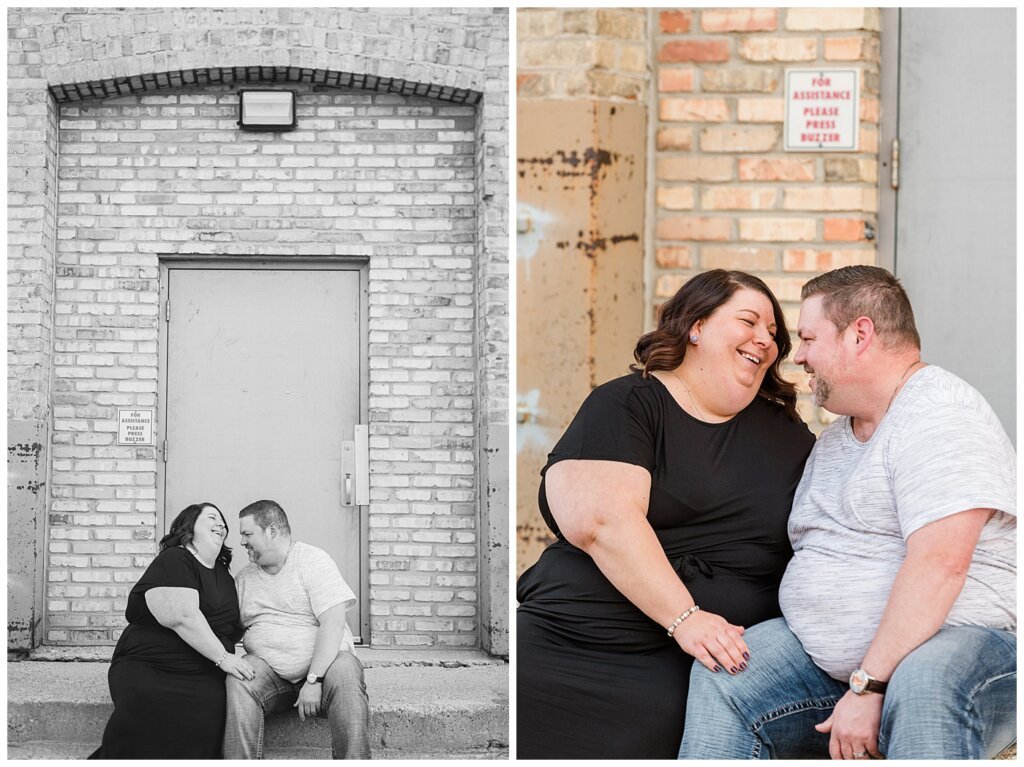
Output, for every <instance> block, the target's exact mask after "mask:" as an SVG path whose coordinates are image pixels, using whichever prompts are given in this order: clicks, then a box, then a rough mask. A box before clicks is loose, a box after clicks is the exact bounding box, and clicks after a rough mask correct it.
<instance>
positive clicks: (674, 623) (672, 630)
mask: <svg viewBox="0 0 1024 767" xmlns="http://www.w3.org/2000/svg"><path fill="white" fill-rule="evenodd" d="M699 609H700V606H699V605H694V606H693V607H691V608H690V609H689V610H686V611H684V612H683V614H682V615H680V616H679V617H678V618H676V619H675V620H674V621H672V625H671V626H669V627H668V635H669V636H672V635H673V634H675V633H676V629H677V628H679V624H680V623H682V622H683V621H685V620H686V619H687V618H689V617H690V616H691V615H693V614H694V613H695V612H697V611H698V610H699Z"/></svg>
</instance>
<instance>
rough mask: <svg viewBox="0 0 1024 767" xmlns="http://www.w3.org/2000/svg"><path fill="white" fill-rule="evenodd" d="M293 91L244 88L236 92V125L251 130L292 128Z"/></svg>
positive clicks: (293, 111)
mask: <svg viewBox="0 0 1024 767" xmlns="http://www.w3.org/2000/svg"><path fill="white" fill-rule="evenodd" d="M296 124H297V118H296V116H295V91H282V90H259V89H253V88H245V89H243V90H240V91H239V92H238V127H240V128H241V129H242V130H253V131H286V130H294V129H295V126H296Z"/></svg>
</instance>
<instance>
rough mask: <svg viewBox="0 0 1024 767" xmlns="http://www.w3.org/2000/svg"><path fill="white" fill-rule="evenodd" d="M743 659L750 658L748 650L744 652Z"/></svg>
mask: <svg viewBox="0 0 1024 767" xmlns="http://www.w3.org/2000/svg"><path fill="white" fill-rule="evenodd" d="M743 660H750V653H748V652H745V653H743Z"/></svg>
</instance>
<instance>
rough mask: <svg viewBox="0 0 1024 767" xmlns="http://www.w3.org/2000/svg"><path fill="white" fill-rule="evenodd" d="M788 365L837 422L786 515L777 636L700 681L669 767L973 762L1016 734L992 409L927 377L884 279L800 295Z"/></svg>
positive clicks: (902, 298) (903, 311)
mask: <svg viewBox="0 0 1024 767" xmlns="http://www.w3.org/2000/svg"><path fill="white" fill-rule="evenodd" d="M802 297H803V299H804V302H803V305H802V307H801V309H800V321H799V328H798V335H799V336H800V347H799V349H798V350H797V353H796V356H795V358H794V361H795V362H796V363H797V364H798V365H803V366H804V369H805V370H807V372H808V373H810V374H811V375H812V376H813V377H812V379H811V390H812V392H813V393H814V397H815V403H816V404H818V405H820V406H823V407H826V408H828V409H829V410H831V411H832V412H834V413H837V414H839V415H840V416H841V417H840V418H839V419H838V420H837V421H836V422H835V423H833V424H831V425H830V426H829V427H827V428H826V429H825V430H824V432H823V433H822V434H821V436H820V437H819V439H818V441H817V444H816V445H815V447H814V450H813V451H812V453H811V455H810V457H809V458H808V460H807V464H806V466H805V468H804V474H803V478H802V479H801V481H800V484H799V486H798V487H797V491H796V495H795V497H794V500H793V511H792V515H791V517H790V521H789V535H790V540H791V542H792V544H793V551H794V555H793V559H792V560H791V561H790V563H789V566H788V568H787V570H786V574H785V577H784V578H783V581H782V584H781V586H780V592H779V602H780V604H781V606H782V612H783V616H784V617H783V618H778V619H776V620H773V621H768V622H766V623H762V624H760V625H758V626H754V627H752V628H748V629H747V631H746V634H745V635H744V639H745V641H746V643H747V645H748V647H749V648H750V655H751V657H750V661H749V666H748V668H747V670H745V671H743V672H742V673H740V674H737V675H735V676H730V675H728V674H715V673H712V672H710V671H709V670H707V669H706V668H704V667H703V666H701V665H700V664H694V670H693V673H692V677H691V683H690V694H689V703H688V705H687V710H686V732H685V734H684V736H683V742H682V745H681V747H680V752H679V756H680V758H684V759H706V758H736V759H744V758H747V759H749V758H753V759H756V758H766V757H770V758H777V759H779V758H798V757H804V758H806V757H812V758H813V757H817V758H823V757H826V756H831V757H832V758H833V759H851V758H852V759H868V758H872V757H874V758H879V757H883V756H884V757H885V758H888V759H910V758H914V759H926V758H935V759H940V758H946V759H981V758H991V757H992V756H993V755H995V754H996V753H998V752H999V751H1000V750H1001V749H1003V748H1005V747H1006V746H1007V745H1009V744H1010V743H1012V742H1013V739H1014V737H1015V731H1016V678H1017V662H1016V651H1017V640H1016V624H1017V619H1016V599H1015V589H1016V563H1015V556H1016V506H1015V499H1016V476H1015V463H1016V459H1015V455H1014V450H1013V447H1012V445H1011V443H1010V441H1009V439H1008V438H1007V436H1006V433H1005V432H1004V431H1003V428H1002V426H1001V425H1000V423H999V421H998V419H997V418H996V416H995V414H994V413H993V411H992V409H991V408H990V407H989V405H988V403H986V402H985V400H984V398H983V397H982V396H981V395H980V394H979V393H978V392H977V391H976V390H975V389H973V388H972V387H971V386H970V385H968V384H967V383H965V382H964V381H962V380H961V379H959V378H957V377H956V376H955V375H953V374H952V373H949V372H947V371H945V370H943V369H941V368H938V367H936V366H934V365H928V364H927V363H925V362H923V361H922V360H921V356H920V340H919V338H918V334H917V330H916V328H915V325H914V316H913V311H912V309H911V307H910V301H909V299H908V298H907V295H906V293H905V292H904V290H903V287H902V286H901V285H900V284H899V282H898V281H897V280H896V278H895V277H893V276H892V275H891V274H889V273H888V272H887V271H885V270H884V269H879V268H877V267H868V266H854V267H846V268H843V269H838V270H836V271H833V272H829V273H827V274H824V275H821V276H820V277H817V278H815V279H813V280H811V281H810V282H809V283H807V285H805V286H804V289H803V293H802Z"/></svg>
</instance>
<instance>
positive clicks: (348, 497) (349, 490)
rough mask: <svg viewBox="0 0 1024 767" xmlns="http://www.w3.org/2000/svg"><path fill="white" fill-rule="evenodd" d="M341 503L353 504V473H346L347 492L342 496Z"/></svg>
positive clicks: (345, 504)
mask: <svg viewBox="0 0 1024 767" xmlns="http://www.w3.org/2000/svg"><path fill="white" fill-rule="evenodd" d="M341 504H342V506H351V505H352V475H351V474H346V475H345V494H344V495H343V496H342V499H341Z"/></svg>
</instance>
